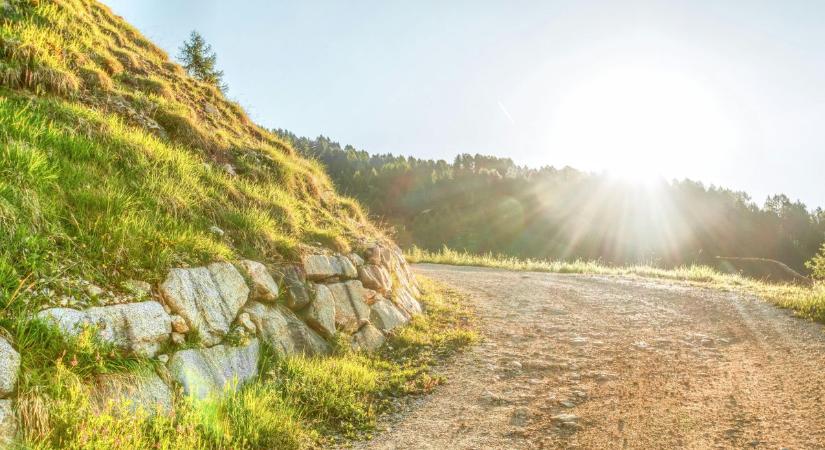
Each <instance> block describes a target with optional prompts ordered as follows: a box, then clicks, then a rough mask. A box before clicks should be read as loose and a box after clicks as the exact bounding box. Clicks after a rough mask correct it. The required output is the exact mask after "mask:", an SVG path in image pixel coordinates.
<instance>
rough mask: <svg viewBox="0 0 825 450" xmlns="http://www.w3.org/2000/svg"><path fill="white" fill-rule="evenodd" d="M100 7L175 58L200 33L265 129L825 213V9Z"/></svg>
mask: <svg viewBox="0 0 825 450" xmlns="http://www.w3.org/2000/svg"><path fill="white" fill-rule="evenodd" d="M105 3H107V4H109V5H110V6H111V7H112V9H113V10H114V11H115V12H116V13H118V14H120V15H122V16H124V17H125V18H126V19H127V20H128V21H130V22H131V23H132V24H134V25H135V26H137V27H138V28H139V29H140V30H141V31H142V32H143V33H144V34H146V35H147V36H148V37H149V38H151V39H152V40H154V41H155V42H156V43H158V44H159V45H160V46H161V47H163V48H165V49H166V50H167V51H169V53H170V54H171V55H176V54H177V49H178V47H179V46H180V43H181V42H182V41H183V40H184V39H185V38H186V37H187V35H188V34H189V32H190V31H191V30H193V29H197V30H198V31H200V32H201V33H202V34H203V35H204V36H205V37H206V39H207V41H209V42H210V43H211V44H212V46H213V47H214V49H215V50H216V51H217V53H218V63H219V65H220V67H221V68H222V69H223V70H224V71H225V72H226V75H225V80H226V81H227V82H228V84H229V87H230V91H229V96H230V97H232V98H234V99H236V100H238V101H240V102H241V104H243V105H244V106H245V107H246V108H247V109H248V111H249V112H250V115H251V116H252V117H253V119H254V120H256V121H257V122H259V123H260V124H262V125H264V126H266V127H272V128H286V129H289V130H291V131H293V132H295V133H296V134H298V135H303V136H310V137H314V136H317V135H319V134H323V135H326V136H329V137H330V138H332V139H334V140H337V141H338V142H340V143H341V144H353V145H354V146H356V147H358V148H362V149H365V150H367V151H370V152H374V153H379V152H380V153H383V152H393V153H400V154H405V155H415V156H418V157H426V158H442V159H447V160H451V159H452V158H453V156H454V155H455V154H456V153H463V152H467V153H486V154H495V155H500V156H508V157H511V158H513V159H514V160H515V161H516V162H517V163H521V164H527V165H531V166H539V165H554V166H557V167H560V166H564V165H570V166H573V167H576V168H579V169H584V170H591V171H602V170H609V171H612V172H615V173H617V174H618V175H620V176H624V177H627V178H631V179H640V180H644V179H649V178H650V177H652V176H657V175H661V176H665V177H667V178H673V177H678V178H683V177H688V178H692V179H697V180H701V181H703V182H705V183H708V184H709V183H714V184H718V185H723V186H726V187H730V188H733V189H738V190H745V191H747V192H749V193H751V194H752V196H753V197H754V199H755V200H756V201H757V202H758V203H760V204H761V203H762V202H763V201H764V199H765V197H766V196H767V195H768V194H771V193H776V192H785V193H787V194H788V195H789V196H790V197H792V198H793V199H797V198H798V199H801V200H803V201H804V202H806V203H807V204H808V205H809V206H825V123H823V122H825V120H824V119H825V25H823V24H825V2H820V1H810V2H804V1H797V2H789V1H782V2H780V1H752V0H751V1H741V2H738V1H736V2H734V1H729V2H720V1H684V2H677V1H672V2H656V1H625V2H616V1H609V2H607V1H605V2H586V1H569V2H559V1H535V2H527V1H499V2H487V1H477V0H476V1H466V2H460V1H449V2H443V1H432V2H425V1H418V2H402V1H397V2H393V1H389V2H388V1H337V2H322V1H295V2H289V3H286V2H276V1H270V0H255V1H232V2H230V1H217V0H216V1H204V0H197V1H196V0H191V1H190V0H105Z"/></svg>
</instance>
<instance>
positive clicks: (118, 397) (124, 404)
mask: <svg viewBox="0 0 825 450" xmlns="http://www.w3.org/2000/svg"><path fill="white" fill-rule="evenodd" d="M163 356H166V355H163ZM92 398H93V399H94V402H95V404H97V405H98V406H99V407H100V408H101V409H102V410H104V411H114V412H128V413H130V414H135V413H137V412H138V411H142V412H144V413H146V414H148V415H149V416H154V415H156V414H161V415H170V414H172V410H173V404H172V390H171V389H169V386H167V385H166V383H164V382H163V380H161V378H160V377H159V376H158V375H157V374H155V373H154V372H153V373H149V374H140V375H131V374H130V375H121V374H105V375H98V376H97V378H96V379H95V385H94V389H93V391H92Z"/></svg>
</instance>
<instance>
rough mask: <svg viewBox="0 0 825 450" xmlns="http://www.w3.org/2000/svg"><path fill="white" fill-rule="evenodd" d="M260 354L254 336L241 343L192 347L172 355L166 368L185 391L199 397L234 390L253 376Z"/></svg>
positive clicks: (213, 395) (256, 369) (255, 374)
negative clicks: (235, 345) (232, 345)
mask: <svg viewBox="0 0 825 450" xmlns="http://www.w3.org/2000/svg"><path fill="white" fill-rule="evenodd" d="M259 357H260V346H259V343H258V340H257V339H252V340H251V341H250V342H249V344H247V345H245V346H242V347H230V346H228V345H216V346H214V347H211V348H197V349H195V348H193V349H187V350H181V351H178V352H176V353H175V354H174V355H172V358H171V359H170V360H169V371H170V373H171V375H172V378H173V379H175V381H177V382H178V383H180V385H181V386H182V387H183V392H184V393H185V394H186V395H188V396H191V397H194V398H196V399H201V400H202V399H206V398H210V397H211V398H214V397H215V396H219V395H222V394H223V393H224V391H226V390H231V391H235V390H237V389H238V388H239V387H240V386H243V385H244V384H245V383H247V382H249V381H250V380H252V379H254V378H255V377H256V376H257V375H258V359H259Z"/></svg>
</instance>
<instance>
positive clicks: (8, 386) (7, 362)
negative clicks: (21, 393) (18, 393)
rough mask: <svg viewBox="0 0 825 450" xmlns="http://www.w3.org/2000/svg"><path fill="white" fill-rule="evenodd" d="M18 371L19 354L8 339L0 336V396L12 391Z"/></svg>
mask: <svg viewBox="0 0 825 450" xmlns="http://www.w3.org/2000/svg"><path fill="white" fill-rule="evenodd" d="M19 372H20V354H19V353H17V352H16V351H15V350H14V348H12V346H11V344H9V342H8V341H6V340H5V339H4V338H2V337H0V397H7V396H8V395H9V394H11V393H12V392H14V387H15V386H16V385H17V374H18V373H19Z"/></svg>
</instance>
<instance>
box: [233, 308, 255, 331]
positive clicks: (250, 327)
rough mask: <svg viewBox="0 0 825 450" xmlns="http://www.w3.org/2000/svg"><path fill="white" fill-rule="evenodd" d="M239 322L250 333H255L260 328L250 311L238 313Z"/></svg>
mask: <svg viewBox="0 0 825 450" xmlns="http://www.w3.org/2000/svg"><path fill="white" fill-rule="evenodd" d="M238 324H239V325H240V326H242V327H243V328H244V330H246V331H248V332H250V333H253V334H254V333H255V331H256V330H257V329H258V328H257V327H256V326H255V323H254V322H253V321H252V318H251V317H249V313H245V312H243V313H240V314H239V315H238Z"/></svg>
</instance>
